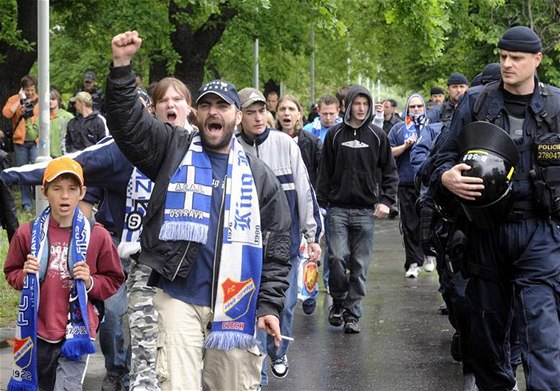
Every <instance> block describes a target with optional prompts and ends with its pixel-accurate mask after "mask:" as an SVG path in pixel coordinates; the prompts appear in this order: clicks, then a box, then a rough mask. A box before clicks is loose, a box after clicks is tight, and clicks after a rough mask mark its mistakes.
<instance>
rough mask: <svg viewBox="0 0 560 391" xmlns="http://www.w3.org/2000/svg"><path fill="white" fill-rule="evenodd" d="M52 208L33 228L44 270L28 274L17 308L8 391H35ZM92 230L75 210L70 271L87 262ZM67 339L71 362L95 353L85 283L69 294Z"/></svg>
mask: <svg viewBox="0 0 560 391" xmlns="http://www.w3.org/2000/svg"><path fill="white" fill-rule="evenodd" d="M49 216H50V207H48V208H46V209H45V210H44V211H43V212H42V213H41V215H40V216H39V217H38V218H37V219H36V220H35V221H34V222H33V225H32V227H31V254H32V255H34V256H35V257H37V259H38V261H39V263H40V265H41V268H40V271H39V275H38V276H37V275H36V274H27V275H26V276H25V280H24V285H23V290H22V291H21V298H20V304H19V307H18V322H17V328H16V338H15V345H14V350H13V352H14V362H13V371H12V378H11V379H10V382H9V383H8V391H35V390H37V389H38V384H39V382H38V376H37V312H38V310H39V294H40V288H39V281H42V279H43V278H44V276H45V274H46V271H47V266H48V261H49V248H48V247H49V246H48V234H47V232H48V227H49ZM90 234H91V227H90V224H89V222H88V221H87V219H86V217H85V216H84V215H83V213H82V212H81V211H80V209H79V208H76V211H75V212H74V217H73V220H72V237H71V241H70V250H69V257H68V268H69V271H70V272H72V270H73V268H74V264H75V263H76V262H80V261H85V260H86V252H87V247H88V244H89V239H90ZM68 318H69V320H68V326H67V328H66V339H65V341H64V343H63V345H62V350H61V353H62V354H63V355H64V357H66V358H68V359H69V360H78V359H79V358H80V356H82V355H83V354H91V353H95V346H94V345H93V342H92V341H91V338H90V336H89V322H88V312H87V292H86V287H85V284H84V282H83V281H82V280H74V283H73V286H72V290H71V292H70V305H69V314H68Z"/></svg>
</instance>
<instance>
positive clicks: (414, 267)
mask: <svg viewBox="0 0 560 391" xmlns="http://www.w3.org/2000/svg"><path fill="white" fill-rule="evenodd" d="M419 273H420V268H419V267H418V264H417V263H413V264H411V265H410V266H409V267H408V270H407V271H406V273H404V276H405V277H406V278H416V277H418V274H419Z"/></svg>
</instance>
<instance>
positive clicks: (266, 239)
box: [263, 231, 270, 259]
mask: <svg viewBox="0 0 560 391" xmlns="http://www.w3.org/2000/svg"><path fill="white" fill-rule="evenodd" d="M269 238H270V231H266V234H265V236H264V240H263V259H264V258H265V257H266V249H267V248H268V239H269Z"/></svg>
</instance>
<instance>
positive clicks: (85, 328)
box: [61, 208, 95, 361]
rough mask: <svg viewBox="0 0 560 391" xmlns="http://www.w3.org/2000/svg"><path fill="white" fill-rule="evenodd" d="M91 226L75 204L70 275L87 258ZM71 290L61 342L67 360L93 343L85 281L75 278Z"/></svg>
mask: <svg viewBox="0 0 560 391" xmlns="http://www.w3.org/2000/svg"><path fill="white" fill-rule="evenodd" d="M90 237H91V226H90V223H89V221H88V220H87V218H86V217H85V216H84V214H83V213H82V211H81V210H80V208H76V211H75V212H74V218H73V220H72V237H71V238H70V249H69V251H68V270H69V272H70V275H72V271H73V270H74V264H76V263H77V262H82V261H84V262H85V260H86V254H87V249H88V245H89V239H90ZM73 282H74V283H73V284H72V289H71V290H70V308H69V313H68V325H67V326H66V339H65V341H64V343H63V344H62V349H61V353H62V355H63V356H64V357H66V358H67V359H68V360H73V361H76V360H79V359H80V357H81V356H82V355H84V354H93V353H95V346H94V345H93V342H92V341H91V337H90V335H89V320H88V307H87V303H88V298H87V292H86V284H85V282H84V281H83V280H80V279H74V280H73Z"/></svg>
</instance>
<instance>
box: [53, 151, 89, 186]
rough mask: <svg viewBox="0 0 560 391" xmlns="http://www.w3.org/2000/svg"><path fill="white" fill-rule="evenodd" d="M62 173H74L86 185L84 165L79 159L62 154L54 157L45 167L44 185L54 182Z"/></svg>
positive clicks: (81, 183)
mask: <svg viewBox="0 0 560 391" xmlns="http://www.w3.org/2000/svg"><path fill="white" fill-rule="evenodd" d="M62 174H72V175H74V176H75V177H76V178H78V180H79V181H80V185H82V186H83V185H84V171H83V170H82V166H81V165H80V163H78V162H77V161H75V160H73V159H70V158H69V157H65V156H61V157H59V158H56V159H53V160H51V161H50V162H49V164H48V165H47V168H45V173H44V174H43V186H45V183H47V182H52V181H54V180H55V179H56V178H58V177H59V176H61V175H62Z"/></svg>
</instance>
